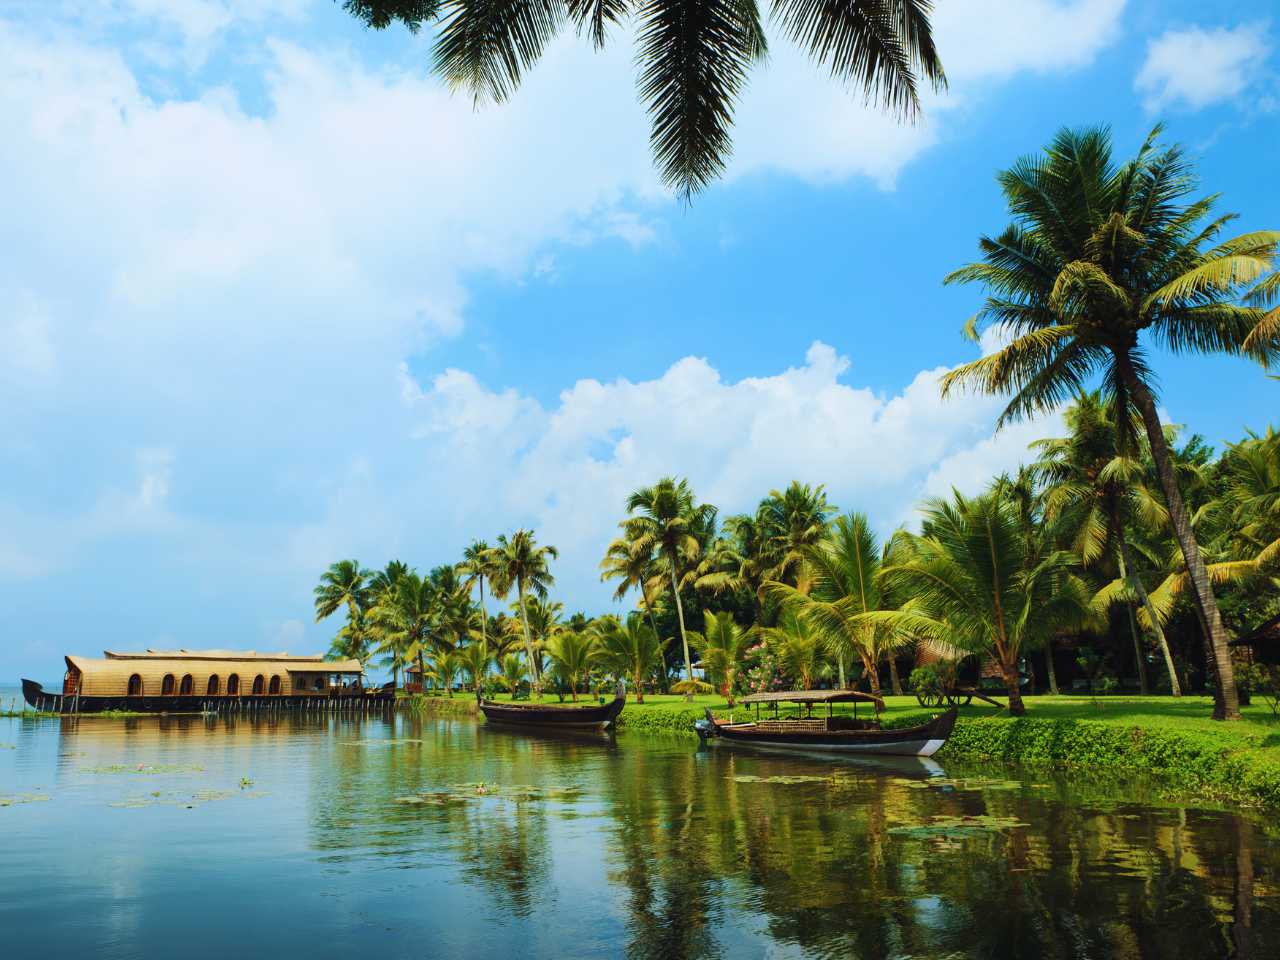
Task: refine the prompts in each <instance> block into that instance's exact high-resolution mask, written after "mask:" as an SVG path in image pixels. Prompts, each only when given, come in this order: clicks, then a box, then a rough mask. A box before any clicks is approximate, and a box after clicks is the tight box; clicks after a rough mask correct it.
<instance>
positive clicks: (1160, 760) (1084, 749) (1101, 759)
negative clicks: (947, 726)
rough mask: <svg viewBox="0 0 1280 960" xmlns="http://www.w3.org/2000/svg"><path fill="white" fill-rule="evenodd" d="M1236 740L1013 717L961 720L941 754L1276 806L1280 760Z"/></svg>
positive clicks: (1204, 735)
mask: <svg viewBox="0 0 1280 960" xmlns="http://www.w3.org/2000/svg"><path fill="white" fill-rule="evenodd" d="M917 722H918V721H917ZM1239 746H1240V741H1239V738H1236V737H1229V736H1222V735H1216V734H1210V733H1202V732H1180V731H1179V732H1175V731H1168V730H1154V729H1143V728H1140V727H1123V726H1116V725H1113V724H1106V723H1092V722H1090V721H1088V720H1074V719H1057V720H1035V719H1031V718H1028V717H1021V718H1018V719H1010V720H1005V719H992V720H975V721H964V720H962V721H960V722H959V723H957V724H956V728H955V730H954V731H953V732H952V734H951V739H949V740H948V741H947V745H946V747H944V748H943V753H942V756H945V757H956V758H958V759H967V760H1001V761H1005V762H1008V763H1022V764H1027V765H1030V766H1068V767H1083V768H1091V769H1095V768H1106V769H1110V770H1122V771H1124V772H1126V773H1135V774H1144V775H1148V776H1153V777H1158V778H1160V779H1161V780H1162V781H1163V782H1164V783H1166V784H1168V786H1169V787H1170V788H1171V789H1174V790H1177V791H1179V792H1197V793H1202V794H1211V795H1216V796H1220V797H1223V798H1229V799H1232V800H1234V801H1236V802H1239V803H1250V804H1259V805H1264V806H1278V805H1280V763H1277V762H1276V761H1274V760H1269V759H1265V758H1263V757H1259V756H1256V755H1253V754H1251V753H1249V752H1248V751H1245V750H1241V749H1240V748H1239Z"/></svg>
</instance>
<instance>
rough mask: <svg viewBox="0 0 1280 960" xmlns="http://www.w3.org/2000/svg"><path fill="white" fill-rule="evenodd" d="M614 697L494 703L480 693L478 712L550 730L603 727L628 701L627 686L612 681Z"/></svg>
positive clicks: (495, 719) (497, 719)
mask: <svg viewBox="0 0 1280 960" xmlns="http://www.w3.org/2000/svg"><path fill="white" fill-rule="evenodd" d="M613 692H614V696H613V700H612V701H610V702H609V703H602V704H591V705H590V706H576V707H575V706H566V705H563V704H561V705H558V706H553V705H551V704H543V703H497V702H496V701H493V700H486V699H485V698H484V697H480V698H479V700H480V712H481V713H483V714H484V718H485V719H486V720H488V721H489V722H490V723H505V724H512V725H514V726H521V727H542V728H544V729H550V730H603V729H605V728H606V727H607V726H609V725H610V724H611V723H613V721H615V720H617V719H618V714H620V713H621V712H622V708H623V707H624V706H626V704H627V688H626V687H624V686H623V685H622V683H621V682H619V683H617V684H615V685H614V688H613Z"/></svg>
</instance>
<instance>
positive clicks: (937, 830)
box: [888, 815, 1030, 843]
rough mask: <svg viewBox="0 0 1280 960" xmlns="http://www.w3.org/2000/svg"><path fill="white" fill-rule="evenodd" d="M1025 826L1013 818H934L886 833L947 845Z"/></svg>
mask: <svg viewBox="0 0 1280 960" xmlns="http://www.w3.org/2000/svg"><path fill="white" fill-rule="evenodd" d="M1026 826H1030V824H1026V823H1023V822H1022V821H1020V820H1018V819H1017V818H1015V817H989V816H985V815H984V816H978V817H970V816H960V817H943V816H935V817H933V818H932V820H931V822H929V823H925V824H921V825H919V826H914V827H893V828H892V829H890V830H889V831H888V832H889V833H895V834H899V835H901V836H908V837H916V838H917V839H920V840H931V841H936V842H939V843H947V842H950V841H953V840H965V839H968V838H970V837H977V836H981V835H982V834H984V833H998V832H999V831H1001V830H1009V829H1012V828H1013V827H1026Z"/></svg>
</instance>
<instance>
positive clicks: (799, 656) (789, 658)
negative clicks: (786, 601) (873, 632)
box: [761, 606, 831, 690]
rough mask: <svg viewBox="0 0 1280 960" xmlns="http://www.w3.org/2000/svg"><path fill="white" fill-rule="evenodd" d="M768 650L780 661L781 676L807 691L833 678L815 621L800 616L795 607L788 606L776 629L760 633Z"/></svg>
mask: <svg viewBox="0 0 1280 960" xmlns="http://www.w3.org/2000/svg"><path fill="white" fill-rule="evenodd" d="M761 633H762V634H763V635H764V639H765V642H766V643H768V644H769V649H770V650H771V651H772V652H773V655H774V656H775V657H777V658H778V666H780V667H781V668H782V672H783V673H784V674H786V675H787V676H788V677H790V678H791V679H792V681H793V682H797V683H799V684H800V685H801V687H802V688H803V689H805V690H812V689H813V685H814V683H816V682H817V681H819V680H821V679H823V678H824V677H827V676H830V674H831V667H830V665H829V664H827V663H826V662H825V661H824V659H823V656H822V654H823V648H824V646H825V644H824V643H823V640H822V635H821V633H820V632H819V631H818V628H817V627H816V626H815V625H814V623H813V621H811V620H810V619H809V618H807V617H804V616H801V614H800V612H799V610H798V609H797V608H796V607H795V606H787V607H785V608H784V609H783V611H782V615H781V616H780V617H778V625H777V626H776V627H768V628H766V629H764V630H762V631H761Z"/></svg>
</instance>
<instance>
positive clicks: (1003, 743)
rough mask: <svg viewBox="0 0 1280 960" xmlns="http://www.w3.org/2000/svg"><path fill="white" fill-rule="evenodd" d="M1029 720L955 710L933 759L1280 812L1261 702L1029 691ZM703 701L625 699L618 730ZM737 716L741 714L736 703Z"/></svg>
mask: <svg viewBox="0 0 1280 960" xmlns="http://www.w3.org/2000/svg"><path fill="white" fill-rule="evenodd" d="M885 702H886V706H887V708H888V709H887V710H886V712H885V714H884V715H883V718H882V720H883V723H884V724H885V725H886V726H889V727H907V726H912V725H914V724H917V723H922V722H923V721H925V720H926V719H928V718H929V717H931V716H933V715H934V714H935V713H937V710H936V709H928V708H922V707H921V706H920V705H919V704H918V703H917V702H916V701H915V698H913V697H888V698H886V701H885ZM1026 703H1027V716H1025V717H1019V718H1011V717H1010V716H1009V715H1008V713H1007V711H1005V710H1000V709H997V708H994V707H991V706H989V705H985V704H984V705H982V706H974V705H971V706H969V707H965V708H962V709H961V711H960V719H959V720H958V721H957V723H956V728H955V731H954V732H953V733H952V735H951V738H950V740H948V742H947V745H946V747H945V748H944V749H943V751H942V752H940V753H939V754H938V756H939V757H940V758H944V759H945V758H955V759H960V760H977V761H996V762H1000V763H1013V764H1022V765H1025V766H1030V767H1041V768H1057V769H1062V768H1076V769H1082V770H1090V771H1108V772H1114V773H1122V774H1134V775H1138V776H1142V777H1146V778H1151V779H1152V780H1154V781H1156V782H1158V783H1159V784H1160V786H1161V787H1162V788H1164V789H1166V790H1168V791H1170V792H1175V793H1179V794H1196V795H1199V796H1204V797H1212V798H1213V799H1216V800H1220V801H1223V802H1228V803H1233V804H1237V805H1245V806H1259V807H1267V808H1269V809H1272V810H1280V718H1277V717H1276V716H1275V715H1274V714H1272V712H1271V710H1270V709H1269V708H1268V707H1266V706H1263V705H1256V706H1250V707H1245V708H1244V709H1243V711H1242V712H1243V714H1244V719H1243V720H1242V721H1241V722H1239V723H1231V724H1226V723H1217V722H1215V721H1213V720H1211V719H1210V718H1209V713H1210V710H1211V709H1212V704H1211V703H1210V701H1209V700H1208V698H1206V697H1182V698H1178V699H1175V698H1173V697H1144V698H1139V697H1099V698H1096V699H1093V698H1087V697H1034V698H1028V699H1027V701H1026ZM706 707H710V708H711V709H712V710H713V711H715V712H716V713H717V714H719V715H721V716H724V715H726V714H728V713H729V712H730V711H729V710H728V706H727V704H726V702H725V700H724V699H723V698H722V697H716V696H700V697H695V698H694V702H693V703H692V704H689V703H686V702H685V701H684V698H683V697H657V696H654V697H646V698H645V703H643V704H637V703H634V702H631V703H628V704H627V709H626V711H625V712H624V713H623V714H622V716H621V717H620V718H619V720H620V727H621V728H622V729H623V730H624V731H639V732H646V733H668V734H676V735H680V736H687V737H694V736H696V733H695V732H694V723H695V722H696V721H697V720H698V719H699V718H700V717H701V716H702V713H703V709H704V708H706ZM732 715H733V718H734V719H747V718H748V716H749V713H748V711H747V710H746V709H744V708H742V707H739V708H738V709H737V710H735V711H733V712H732Z"/></svg>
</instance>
